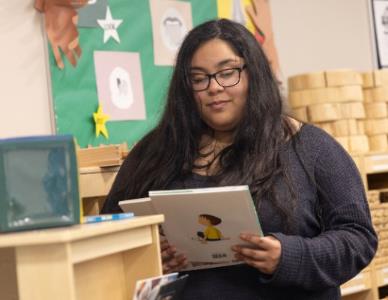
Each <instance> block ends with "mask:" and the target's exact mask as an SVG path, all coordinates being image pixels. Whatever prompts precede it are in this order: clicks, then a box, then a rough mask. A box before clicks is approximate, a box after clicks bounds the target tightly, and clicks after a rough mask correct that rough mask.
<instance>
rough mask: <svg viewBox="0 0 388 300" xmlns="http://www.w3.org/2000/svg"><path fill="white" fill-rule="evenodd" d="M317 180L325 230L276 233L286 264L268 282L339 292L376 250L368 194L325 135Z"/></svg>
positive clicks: (348, 162) (351, 166)
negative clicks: (308, 233) (307, 233)
mask: <svg viewBox="0 0 388 300" xmlns="http://www.w3.org/2000/svg"><path fill="white" fill-rule="evenodd" d="M319 144H320V146H319V147H320V149H319V150H317V152H318V151H319V152H318V154H317V156H316V161H315V168H314V173H315V174H314V176H315V181H316V184H317V186H318V187H319V188H318V195H317V197H319V205H320V208H321V210H322V221H323V224H324V230H323V232H322V233H321V234H319V235H318V236H316V237H313V238H305V237H301V236H291V235H285V234H283V233H273V234H272V235H273V236H275V237H276V238H277V239H279V240H280V242H281V246H282V254H281V261H280V263H279V266H278V268H277V271H276V273H275V274H274V275H273V276H272V277H271V279H269V280H263V281H266V282H267V283H268V282H271V283H272V284H275V285H279V286H298V287H302V288H304V289H310V290H312V289H314V290H317V289H325V288H328V287H336V286H339V285H340V284H342V283H344V282H346V281H347V280H349V279H351V278H352V277H354V276H355V275H356V274H357V273H359V272H360V271H361V270H362V269H363V268H364V267H365V266H367V265H368V264H369V262H370V261H371V259H372V258H373V256H374V254H375V251H376V248H377V237H376V233H375V231H374V229H373V226H372V223H371V218H370V212H369V208H368V204H367V201H366V196H365V190H364V187H363V184H362V180H361V177H360V175H359V172H358V170H357V168H356V166H355V164H354V162H353V160H352V159H351V158H350V156H349V155H348V154H347V153H346V152H345V150H343V148H342V147H341V146H340V145H339V144H337V142H336V141H335V140H334V139H332V138H331V137H329V136H327V135H324V136H323V140H321V141H320V143H319Z"/></svg>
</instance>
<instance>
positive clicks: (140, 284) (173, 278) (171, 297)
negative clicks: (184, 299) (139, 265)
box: [133, 273, 188, 300]
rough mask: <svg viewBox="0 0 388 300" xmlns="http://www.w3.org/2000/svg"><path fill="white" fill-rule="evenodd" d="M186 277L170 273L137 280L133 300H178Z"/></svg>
mask: <svg viewBox="0 0 388 300" xmlns="http://www.w3.org/2000/svg"><path fill="white" fill-rule="evenodd" d="M187 277H188V275H184V276H181V277H178V273H171V274H166V275H162V276H157V277H151V278H146V279H142V280H138V281H137V282H136V286H135V293H134V296H133V300H179V299H181V294H182V291H183V288H184V285H185V283H186V281H187Z"/></svg>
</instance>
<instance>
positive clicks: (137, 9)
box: [49, 0, 217, 147]
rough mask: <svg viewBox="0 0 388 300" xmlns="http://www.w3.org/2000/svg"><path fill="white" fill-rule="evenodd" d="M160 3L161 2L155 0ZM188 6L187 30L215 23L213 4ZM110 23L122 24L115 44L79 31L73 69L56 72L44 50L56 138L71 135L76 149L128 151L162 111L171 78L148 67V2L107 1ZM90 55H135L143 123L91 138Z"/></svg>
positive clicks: (98, 32) (93, 31)
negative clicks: (121, 147)
mask: <svg viewBox="0 0 388 300" xmlns="http://www.w3.org/2000/svg"><path fill="white" fill-rule="evenodd" d="M160 1H163V0H160ZM182 2H189V3H191V11H192V20H193V26H196V25H198V24H200V23H202V22H204V21H207V20H210V19H214V18H216V17H217V0H191V1H182ZM108 5H109V7H110V11H111V14H112V17H113V18H114V19H122V20H123V22H122V24H121V25H120V26H119V27H118V29H117V32H118V34H119V37H120V43H117V42H116V41H115V40H114V39H112V38H111V39H110V40H109V41H108V42H107V43H105V44H104V42H103V35H104V30H103V29H102V28H101V27H99V26H98V27H90V28H86V27H79V28H78V30H79V38H80V46H81V48H82V56H81V58H80V59H79V61H78V64H77V66H76V67H73V66H72V65H71V64H70V63H69V62H68V61H67V60H65V61H64V63H65V68H64V69H62V70H61V69H59V68H58V67H57V65H56V63H55V60H54V56H53V53H52V51H51V48H50V55H49V64H50V72H51V86H52V94H53V102H54V105H53V106H54V114H55V122H56V130H57V133H58V134H73V135H74V136H75V138H76V140H77V142H78V144H79V145H80V146H81V147H86V146H88V145H93V146H97V145H100V144H120V143H123V142H127V143H128V145H129V146H131V145H132V144H134V143H135V142H137V141H138V140H139V139H141V137H142V136H143V135H144V134H146V133H147V132H148V131H149V130H150V129H152V128H153V127H154V126H155V125H156V123H157V121H158V120H159V117H160V116H161V113H162V111H163V103H164V101H165V97H166V94H167V87H168V83H169V79H170V76H171V72H172V67H171V66H155V65H154V48H153V36H152V20H151V14H150V4H149V1H148V0H108ZM94 51H125V52H138V53H139V54H140V65H141V72H142V78H143V90H144V98H145V108H146V119H145V120H131V121H127V120H126V121H108V122H107V125H106V126H107V129H108V132H109V138H108V139H106V138H105V137H104V136H103V135H99V136H98V137H96V136H95V124H94V121H93V113H94V112H96V111H97V108H98V94H97V86H96V75H95V68H94V59H93V52H94Z"/></svg>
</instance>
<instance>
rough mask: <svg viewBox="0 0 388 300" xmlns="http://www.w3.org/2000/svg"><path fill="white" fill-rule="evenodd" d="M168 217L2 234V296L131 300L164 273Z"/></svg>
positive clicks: (7, 298)
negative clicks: (142, 283)
mask: <svg viewBox="0 0 388 300" xmlns="http://www.w3.org/2000/svg"><path fill="white" fill-rule="evenodd" d="M163 221H164V217H163V215H154V216H147V217H135V218H132V219H128V220H120V221H111V222H101V223H94V224H83V225H77V226H71V227H62V228H55V229H45V230H34V231H27V232H20V233H8V234H0V291H2V295H1V297H2V298H1V299H4V300H11V299H20V300H51V299H58V300H62V299H63V300H87V299H94V300H103V299H117V300H120V299H122V300H124V299H131V298H132V296H133V292H134V286H135V282H136V280H138V279H143V278H147V277H152V276H159V275H161V274H162V265H161V258H160V244H159V231H158V224H160V223H162V222H163Z"/></svg>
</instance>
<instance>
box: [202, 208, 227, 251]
mask: <svg viewBox="0 0 388 300" xmlns="http://www.w3.org/2000/svg"><path fill="white" fill-rule="evenodd" d="M221 222H222V220H221V219H220V218H218V217H216V216H213V215H208V214H200V215H199V216H198V223H199V224H201V225H203V226H206V228H205V230H204V231H198V232H197V237H198V239H199V240H200V241H201V242H202V243H204V244H205V243H206V242H207V241H220V240H222V239H223V240H225V239H228V238H225V237H224V236H223V235H222V233H221V231H220V230H219V229H218V228H217V227H215V226H216V225H218V224H220V223H221Z"/></svg>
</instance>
